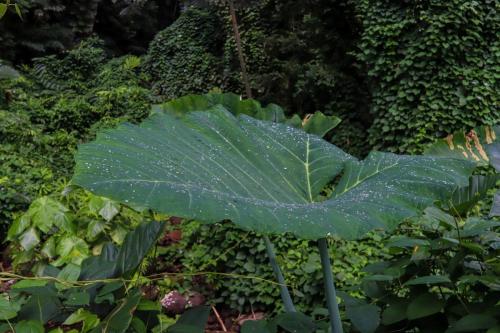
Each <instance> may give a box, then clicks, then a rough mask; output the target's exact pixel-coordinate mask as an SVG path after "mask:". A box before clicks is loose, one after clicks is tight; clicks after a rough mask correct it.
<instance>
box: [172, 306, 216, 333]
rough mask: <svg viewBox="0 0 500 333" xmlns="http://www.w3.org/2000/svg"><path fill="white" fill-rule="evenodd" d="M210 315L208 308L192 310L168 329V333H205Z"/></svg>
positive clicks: (202, 307)
mask: <svg viewBox="0 0 500 333" xmlns="http://www.w3.org/2000/svg"><path fill="white" fill-rule="evenodd" d="M209 314H210V308H209V307H208V306H197V307H195V308H191V309H189V310H187V311H186V312H184V314H183V315H182V316H181V317H180V318H179V319H178V320H177V322H176V323H175V324H174V325H172V326H170V327H169V328H168V329H167V333H204V332H205V325H206V323H207V321H208V315H209Z"/></svg>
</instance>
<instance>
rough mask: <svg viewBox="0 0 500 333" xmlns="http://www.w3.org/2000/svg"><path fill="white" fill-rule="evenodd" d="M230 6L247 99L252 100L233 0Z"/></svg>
mask: <svg viewBox="0 0 500 333" xmlns="http://www.w3.org/2000/svg"><path fill="white" fill-rule="evenodd" d="M227 3H228V5H229V14H230V15H231V23H232V25H233V33H234V40H235V42H236V49H237V51H238V59H239V61H240V68H241V76H242V78H243V84H244V85H245V92H246V95H247V98H252V88H251V87H250V82H249V81H248V75H247V68H246V64H245V56H244V55H243V47H242V46H241V38H240V30H239V28H238V20H237V18H236V10H235V9H234V3H233V0H228V1H227Z"/></svg>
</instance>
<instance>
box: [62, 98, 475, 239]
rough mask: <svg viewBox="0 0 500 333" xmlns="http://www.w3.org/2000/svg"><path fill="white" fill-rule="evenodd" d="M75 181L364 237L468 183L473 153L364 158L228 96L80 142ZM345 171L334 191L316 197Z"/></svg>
mask: <svg viewBox="0 0 500 333" xmlns="http://www.w3.org/2000/svg"><path fill="white" fill-rule="evenodd" d="M76 159H77V165H76V170H75V175H74V177H73V180H72V182H73V183H74V184H76V185H80V186H83V187H86V188H87V189H89V190H90V191H92V192H94V193H97V194H99V195H102V196H106V197H110V198H112V199H114V200H117V201H121V202H125V203H129V204H131V205H134V206H143V207H149V208H152V209H155V210H157V211H159V212H163V213H166V214H170V215H175V216H181V217H189V218H195V219H198V220H201V221H206V222H218V221H221V220H224V219H229V220H232V221H233V222H234V223H235V224H237V225H238V226H240V227H242V228H245V229H251V230H255V231H258V232H262V233H282V232H292V233H294V234H296V235H298V236H300V237H304V238H310V239H314V238H320V237H324V236H326V235H330V234H338V235H340V236H341V237H344V238H348V239H354V238H357V237H360V236H362V235H363V234H365V233H366V232H368V231H370V230H372V229H375V228H385V229H393V228H395V227H396V226H397V224H398V223H400V222H401V221H402V220H403V219H405V218H408V217H411V216H414V215H416V214H418V213H419V212H420V210H422V209H424V208H425V207H427V206H429V205H431V204H432V203H433V202H434V201H436V200H447V198H448V196H449V195H450V194H451V192H452V191H453V190H454V189H455V188H456V187H457V186H459V185H460V186H464V185H465V184H466V183H467V180H468V176H469V174H470V173H471V171H472V169H473V164H472V163H470V162H467V161H463V160H458V159H450V158H436V157H429V156H398V155H394V154H389V153H387V154H386V153H379V152H374V153H371V154H370V155H369V156H368V157H367V158H366V159H365V160H364V161H361V162H360V161H357V160H356V159H355V158H353V157H351V156H350V155H348V154H346V153H344V152H343V151H341V150H340V149H339V148H337V147H335V146H334V145H332V144H330V143H328V142H326V141H324V140H322V139H320V138H319V137H317V136H315V135H310V134H307V133H305V132H303V131H302V130H299V129H295V128H293V127H289V126H287V125H285V124H279V123H273V122H267V121H259V120H256V119H253V118H250V117H248V116H245V115H240V116H238V117H235V116H233V115H232V114H231V113H230V112H228V111H227V110H226V109H225V108H224V107H223V106H221V105H218V106H215V107H214V108H212V109H211V110H210V112H191V113H188V114H186V115H185V116H183V117H180V118H179V117H175V116H172V115H170V114H166V113H158V114H155V115H153V116H152V117H150V118H149V119H148V120H147V121H145V122H144V123H143V124H142V125H141V126H135V125H131V124H124V125H122V126H120V127H118V128H117V129H114V130H111V131H106V132H103V133H101V134H100V135H99V136H98V138H97V140H96V141H95V142H92V143H90V144H85V145H82V146H80V148H79V151H78V155H77V158H76ZM342 170H343V174H342V177H341V178H340V180H339V182H338V185H337V186H336V188H335V190H334V191H333V194H332V197H331V198H329V199H328V200H325V201H323V202H315V200H316V199H317V198H318V195H319V194H320V192H321V190H322V189H323V188H324V186H325V185H327V184H328V183H329V182H331V181H332V180H333V179H334V178H335V177H336V176H337V175H339V174H340V173H341V171H342Z"/></svg>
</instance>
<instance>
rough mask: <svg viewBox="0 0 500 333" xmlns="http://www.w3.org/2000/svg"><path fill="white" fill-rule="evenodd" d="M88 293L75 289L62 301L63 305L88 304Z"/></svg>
mask: <svg viewBox="0 0 500 333" xmlns="http://www.w3.org/2000/svg"><path fill="white" fill-rule="evenodd" d="M89 302H90V295H89V293H88V292H86V291H75V292H72V293H70V294H69V295H68V297H67V298H66V301H64V304H65V305H69V306H84V305H89Z"/></svg>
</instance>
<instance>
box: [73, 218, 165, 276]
mask: <svg viewBox="0 0 500 333" xmlns="http://www.w3.org/2000/svg"><path fill="white" fill-rule="evenodd" d="M163 225H164V224H162V223H158V222H154V221H153V222H149V223H144V224H141V225H140V226H138V227H137V228H136V229H135V230H133V231H131V232H129V233H128V234H127V236H126V237H125V241H124V242H123V244H122V246H121V247H120V248H119V249H117V248H116V247H115V246H113V245H112V244H107V245H105V246H104V247H103V249H102V251H101V254H100V255H99V256H94V257H90V258H87V259H85V260H84V261H83V262H82V269H81V274H80V278H79V279H80V280H94V279H105V278H112V277H117V276H124V275H127V274H128V273H130V272H132V271H133V270H135V269H136V268H137V266H139V264H140V263H141V261H142V260H143V259H144V256H145V255H146V254H147V252H148V251H149V250H150V249H151V247H152V246H153V245H154V244H155V242H156V240H157V239H158V237H159V234H160V233H161V231H162V229H163Z"/></svg>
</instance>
